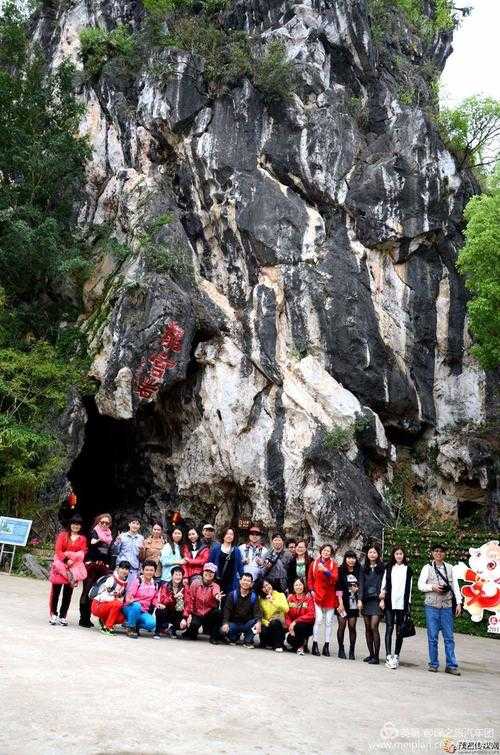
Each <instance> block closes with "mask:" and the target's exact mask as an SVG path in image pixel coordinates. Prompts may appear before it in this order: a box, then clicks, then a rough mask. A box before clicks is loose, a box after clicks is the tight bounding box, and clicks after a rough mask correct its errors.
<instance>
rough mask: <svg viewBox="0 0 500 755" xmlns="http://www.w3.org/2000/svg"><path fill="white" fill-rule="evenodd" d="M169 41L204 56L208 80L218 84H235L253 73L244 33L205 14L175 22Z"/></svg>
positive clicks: (248, 46)
mask: <svg viewBox="0 0 500 755" xmlns="http://www.w3.org/2000/svg"><path fill="white" fill-rule="evenodd" d="M170 42H171V44H172V46H174V47H177V48H179V49H181V50H187V51H188V52H191V53H194V54H195V55H199V56H200V57H201V58H203V60H204V76H205V78H206V80H207V81H208V82H211V83H213V84H215V85H216V86H218V87H225V86H231V85H234V84H236V83H238V81H240V80H241V79H242V78H243V77H244V76H249V75H250V74H251V71H252V68H251V52H250V45H249V41H248V35H247V34H246V33H245V32H241V31H229V32H226V31H223V30H222V29H219V28H217V27H216V26H214V24H213V23H211V22H209V21H207V19H204V18H203V17H185V18H181V19H179V21H178V22H177V23H176V24H175V31H174V32H173V34H172V36H171V40H170Z"/></svg>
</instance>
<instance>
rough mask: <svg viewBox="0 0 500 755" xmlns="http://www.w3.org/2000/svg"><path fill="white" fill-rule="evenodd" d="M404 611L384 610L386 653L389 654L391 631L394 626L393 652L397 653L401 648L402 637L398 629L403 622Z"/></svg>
mask: <svg viewBox="0 0 500 755" xmlns="http://www.w3.org/2000/svg"><path fill="white" fill-rule="evenodd" d="M403 616H404V611H397V610H396V611H393V610H391V611H386V612H385V652H386V654H387V655H391V647H392V633H393V632H394V627H396V645H395V648H394V653H395V654H396V655H399V654H400V652H401V648H402V647H403V638H402V637H401V635H400V633H399V630H400V627H401V624H402V622H403Z"/></svg>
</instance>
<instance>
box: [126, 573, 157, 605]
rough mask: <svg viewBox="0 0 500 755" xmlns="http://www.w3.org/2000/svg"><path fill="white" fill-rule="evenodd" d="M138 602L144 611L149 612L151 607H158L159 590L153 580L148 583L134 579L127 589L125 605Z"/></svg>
mask: <svg viewBox="0 0 500 755" xmlns="http://www.w3.org/2000/svg"><path fill="white" fill-rule="evenodd" d="M135 601H138V602H139V603H140V604H141V608H142V610H143V611H149V609H150V607H151V606H152V605H153V606H156V604H157V603H158V588H157V586H156V584H155V582H153V580H151V582H149V583H147V582H145V581H144V579H142V578H141V579H137V578H136V579H133V580H132V582H131V583H130V586H129V588H128V589H127V596H126V598H125V605H128V604H129V603H134V602H135Z"/></svg>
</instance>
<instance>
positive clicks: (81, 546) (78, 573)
mask: <svg viewBox="0 0 500 755" xmlns="http://www.w3.org/2000/svg"><path fill="white" fill-rule="evenodd" d="M86 552H87V538H85V537H84V536H83V535H79V536H78V537H77V538H76V540H71V538H70V536H69V533H68V532H60V533H59V535H58V536H57V538H56V545H55V556H54V562H53V564H52V567H51V569H50V575H49V581H50V582H52V584H53V585H67V584H69V581H70V580H69V578H68V572H70V573H71V576H72V579H73V581H74V582H82V581H83V580H84V579H85V577H86V576H87V569H86V568H85V564H84V563H83V561H84V558H85V553H86Z"/></svg>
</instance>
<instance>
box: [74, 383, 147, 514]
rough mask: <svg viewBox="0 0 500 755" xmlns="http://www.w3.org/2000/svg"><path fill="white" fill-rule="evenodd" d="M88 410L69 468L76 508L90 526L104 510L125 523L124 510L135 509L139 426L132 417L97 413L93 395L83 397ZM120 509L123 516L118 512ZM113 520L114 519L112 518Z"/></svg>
mask: <svg viewBox="0 0 500 755" xmlns="http://www.w3.org/2000/svg"><path fill="white" fill-rule="evenodd" d="M84 404H85V409H86V411H87V416H88V419H87V424H86V426H85V439H84V443H83V447H82V450H81V452H80V454H79V455H78V456H77V457H76V459H75V460H74V462H73V464H72V465H71V468H70V470H69V472H68V479H69V481H70V482H71V485H72V487H73V490H74V491H75V493H76V495H77V499H78V511H79V513H80V514H81V516H82V517H83V518H84V521H85V525H86V526H89V525H90V524H91V523H92V521H93V519H94V517H95V516H96V515H97V514H100V513H102V512H104V511H107V512H110V513H111V514H112V515H113V517H114V518H115V515H116V514H118V517H117V518H118V523H119V524H122V523H124V516H125V512H126V511H127V510H129V511H130V510H132V509H134V507H135V508H136V509H138V510H140V509H141V508H142V506H141V505H140V494H139V490H138V485H137V483H138V480H139V477H140V474H139V472H140V468H139V459H138V443H137V441H138V437H137V436H138V429H137V425H136V422H135V421H134V420H118V419H113V418H111V417H106V416H104V415H101V414H99V412H98V410H97V406H96V403H95V400H94V398H93V397H87V398H85V399H84ZM120 511H123V512H124V514H123V517H122V520H120V516H119V512H120ZM115 524H116V522H115Z"/></svg>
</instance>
